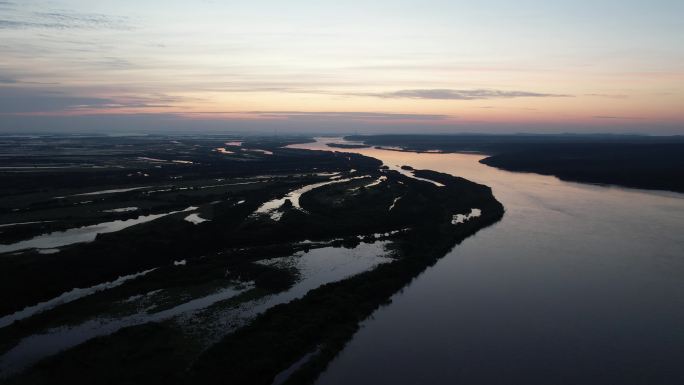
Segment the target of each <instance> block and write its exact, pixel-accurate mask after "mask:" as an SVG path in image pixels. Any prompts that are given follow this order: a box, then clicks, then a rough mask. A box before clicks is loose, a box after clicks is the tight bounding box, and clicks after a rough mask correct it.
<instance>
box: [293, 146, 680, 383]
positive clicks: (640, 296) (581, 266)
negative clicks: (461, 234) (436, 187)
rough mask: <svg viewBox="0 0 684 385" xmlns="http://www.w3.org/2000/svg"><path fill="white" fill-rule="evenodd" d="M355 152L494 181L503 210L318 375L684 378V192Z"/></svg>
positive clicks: (470, 379)
mask: <svg viewBox="0 0 684 385" xmlns="http://www.w3.org/2000/svg"><path fill="white" fill-rule="evenodd" d="M327 142H330V140H329V139H319V142H318V143H316V144H306V145H297V146H295V147H297V148H308V149H329V148H326V147H325V146H324V143H327ZM344 151H348V152H357V153H361V154H364V155H369V156H372V157H374V158H378V159H380V160H382V161H383V162H385V163H386V164H387V165H390V166H397V165H404V164H406V165H410V166H413V167H415V168H417V169H431V170H436V171H441V172H446V173H450V174H453V175H458V176H462V177H465V178H467V179H469V180H472V181H475V182H478V183H482V184H486V185H488V186H491V187H492V188H493V190H494V194H495V196H496V197H497V199H498V200H499V201H501V202H502V203H503V204H504V206H505V207H506V215H505V217H504V218H503V220H502V221H501V222H499V223H497V224H496V225H494V226H491V227H489V228H487V229H484V230H482V231H480V232H479V233H477V234H476V235H475V236H473V237H471V238H469V239H467V240H465V241H464V242H463V243H462V244H461V245H460V246H457V247H456V248H455V249H454V250H453V251H452V252H451V253H449V254H448V255H447V256H446V257H444V258H443V259H441V260H440V261H439V262H438V263H437V264H436V265H435V266H434V267H432V268H430V269H429V270H427V271H426V272H425V273H423V274H422V275H420V276H419V277H418V278H417V279H415V280H414V281H413V282H412V283H411V284H410V285H408V286H407V287H406V288H405V289H404V290H403V291H402V292H401V293H398V294H397V295H395V296H394V297H393V299H392V304H391V305H389V306H386V307H383V308H382V309H380V310H378V311H376V313H375V314H374V315H373V316H372V317H371V319H369V320H367V321H365V322H364V324H363V327H362V329H361V330H360V331H359V332H358V333H357V334H356V335H355V337H354V338H353V340H352V341H351V342H350V343H349V344H348V345H347V347H346V348H345V349H344V350H343V351H342V352H341V354H340V355H339V356H338V357H337V358H336V359H335V360H334V361H333V362H332V363H331V364H330V366H329V367H328V369H327V371H326V372H324V373H323V375H322V376H321V377H320V378H319V380H318V384H321V385H323V384H325V385H328V384H378V383H390V384H430V383H439V384H444V383H448V384H546V385H548V384H556V385H557V384H681V383H684V365H682V364H683V363H684V195H682V194H674V193H666V192H648V191H643V190H632V189H623V188H618V187H602V186H592V185H586V184H577V183H567V182H562V181H559V180H558V179H556V178H554V177H548V176H541V175H536V174H524V173H511V172H506V171H501V170H497V169H494V168H491V167H488V166H485V165H482V164H480V163H478V161H479V160H480V159H482V158H483V156H481V155H469V154H415V153H403V152H396V151H387V150H377V149H360V150H344Z"/></svg>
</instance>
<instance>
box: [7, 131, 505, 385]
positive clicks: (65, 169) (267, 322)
mask: <svg viewBox="0 0 684 385" xmlns="http://www.w3.org/2000/svg"><path fill="white" fill-rule="evenodd" d="M297 141H301V139H296V138H275V139H274V138H260V139H248V140H245V141H244V143H238V142H236V139H235V138H221V137H179V138H167V137H141V138H133V137H128V138H105V137H93V138H76V137H41V138H2V139H0V143H1V147H0V159H2V167H3V168H2V169H0V197H1V199H0V290H2V292H3V293H5V295H4V297H3V301H2V302H1V303H0V382H6V383H9V384H51V383H55V381H56V379H58V381H59V383H70V384H93V383H97V384H138V383H145V384H149V383H171V384H174V383H178V384H185V383H187V384H192V383H230V384H270V383H272V382H273V381H274V379H276V378H277V379H278V380H282V381H284V383H310V382H312V381H314V380H315V379H316V377H317V375H318V374H319V373H320V372H321V371H322V370H323V369H324V368H325V366H326V365H327V363H328V362H329V361H330V360H331V359H332V358H333V357H334V356H335V355H336V354H337V352H339V351H340V349H341V348H342V347H343V346H344V345H345V343H346V342H347V341H348V340H349V339H350V338H351V336H352V335H353V334H354V332H355V331H356V330H357V329H358V327H359V323H360V322H361V321H363V320H364V319H366V318H367V317H368V316H370V315H371V314H372V312H373V311H374V310H375V309H377V308H378V307H379V306H381V305H383V304H384V303H386V302H387V301H388V300H389V299H390V297H391V296H392V294H394V293H396V292H397V291H399V290H400V289H401V288H402V287H404V286H405V285H406V284H407V283H408V282H410V281H411V279H413V278H414V277H415V276H417V275H418V274H420V272H422V271H423V270H424V269H426V268H427V267H429V266H431V265H432V264H434V263H435V262H436V261H437V260H438V259H439V258H440V257H442V256H443V255H445V254H446V253H447V252H448V251H449V250H450V249H451V248H453V247H454V246H455V245H456V244H457V243H459V242H460V241H462V240H463V239H464V238H466V237H468V236H470V235H472V234H473V233H475V232H476V231H478V230H479V229H481V228H483V227H485V226H488V225H490V224H492V223H494V222H496V221H498V220H499V219H500V218H501V216H502V215H503V207H502V206H501V204H500V203H499V202H497V201H496V199H495V198H494V197H493V195H492V193H491V190H490V189H489V188H488V187H486V186H482V185H478V184H475V183H472V182H469V181H467V180H465V179H462V178H457V177H453V176H450V175H445V174H440V173H436V172H432V171H428V170H414V171H412V172H413V174H414V176H416V177H420V178H424V179H429V180H432V181H435V182H439V183H440V184H443V185H444V187H439V186H438V185H436V184H434V183H429V182H425V181H420V180H417V179H414V178H411V177H409V176H406V175H402V174H400V173H398V172H394V171H390V170H386V169H384V168H382V167H381V163H380V162H379V161H377V160H375V159H372V158H368V157H363V156H360V155H356V154H348V153H344V152H313V151H305V150H294V149H286V148H283V147H282V146H284V145H286V144H288V143H294V142H297ZM342 151H343V150H342ZM296 192H299V193H296ZM264 204H267V205H264ZM472 209H479V210H481V215H480V216H474V217H471V218H470V219H468V220H465V221H460V222H459V221H454V216H455V215H457V214H466V215H467V214H469V213H472ZM131 221H133V222H131ZM112 223H115V224H116V225H115V226H114V227H113V228H112V226H113V225H112ZM3 225H4V226H3ZM124 225H125V226H124ZM94 226H98V227H97V228H95V230H93V228H94ZM116 226H119V227H116ZM120 227H123V228H120ZM79 228H80V229H79ZM74 229H79V230H78V233H79V234H81V235H82V233H88V232H89V231H90V232H93V231H95V232H96V233H97V235H96V236H94V237H93V239H89V240H84V239H83V238H79V240H80V241H78V242H71V243H69V240H72V241H73V239H72V238H69V237H65V236H64V234H65V233H64V232H65V231H66V232H67V233H66V234H72V232H73V230H74ZM103 229H105V230H106V231H105V230H103ZM110 230H111V231H110ZM60 237H61V238H60ZM55 238H57V239H61V240H64V239H66V240H65V241H63V242H62V243H61V244H58V245H57V244H55V243H54V239H55ZM50 242H52V243H50ZM378 253H379V254H381V255H377V254H378ZM345 255H347V256H349V255H351V256H352V257H351V259H347V260H343V257H344V256H345ZM364 255H365V257H364ZM362 257H363V258H366V259H368V258H370V259H372V260H374V259H373V258H377V261H376V262H374V263H369V264H367V265H364V266H361V267H359V268H357V269H356V270H354V271H351V270H350V272H349V273H348V274H342V275H335V274H334V272H335V271H338V270H343V269H344V268H349V266H350V265H353V264H354V263H358V261H360V260H362ZM304 260H308V261H309V262H308V263H309V264H310V265H306V266H305V265H302V264H301V263H300V262H301V261H304ZM339 261H342V262H341V264H340V265H339V266H338V265H336V263H340V262H339ZM302 266H304V267H302ZM307 266H308V267H307ZM312 266H313V268H312ZM321 272H322V273H321ZM119 277H126V279H125V280H123V281H122V280H121V279H120V278H119ZM312 282H313V283H312ZM106 283H110V284H106ZM112 283H115V284H112ZM103 284H105V285H104V286H103ZM75 288H81V289H79V290H74V289H75ZM88 288H90V289H88ZM94 288H97V290H95V289H94ZM64 293H68V295H66V296H65V295H64ZM56 298H58V299H60V298H61V300H59V301H55V299H56ZM67 298H68V300H66V299H67ZM41 303H42V305H41ZM22 309H23V312H22ZM55 345H57V346H58V348H54V346H55ZM295 364H296V365H295ZM293 365H294V366H293ZM288 369H289V370H288Z"/></svg>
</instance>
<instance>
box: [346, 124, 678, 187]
mask: <svg viewBox="0 0 684 385" xmlns="http://www.w3.org/2000/svg"><path fill="white" fill-rule="evenodd" d="M349 139H351V140H358V141H363V142H364V143H366V144H368V145H373V146H380V147H398V148H402V149H404V150H406V151H419V152H425V151H440V152H477V153H482V154H486V155H489V157H488V158H485V159H483V160H482V161H481V162H482V163H484V164H487V165H489V166H493V167H497V168H501V169H504V170H508V171H519V172H535V173H539V174H545V175H554V176H557V177H559V178H561V179H564V180H568V181H576V182H584V183H598V184H615V185H620V186H626V187H634V188H643V189H655V190H670V191H677V192H684V137H681V136H675V137H648V136H636V135H377V136H353V137H349Z"/></svg>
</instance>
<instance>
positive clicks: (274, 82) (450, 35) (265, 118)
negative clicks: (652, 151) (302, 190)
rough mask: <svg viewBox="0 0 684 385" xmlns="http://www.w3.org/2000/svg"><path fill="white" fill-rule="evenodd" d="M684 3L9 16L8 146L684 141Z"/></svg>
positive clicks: (292, 5)
mask: <svg viewBox="0 0 684 385" xmlns="http://www.w3.org/2000/svg"><path fill="white" fill-rule="evenodd" d="M682 15H684V1H682V0H650V1H633V0H621V1H617V0H616V1H609V0H592V1H585V0H574V1H560V0H558V1H548V0H546V1H532V0H518V1H509V0H505V1H504V0H483V1H477V2H475V1H458V0H449V1H442V0H428V1H426V0H422V1H417V0H412V1H408V0H391V1H390V0H375V1H368V0H365V1H358V0H346V1H327V0H317V1H314V0H310V1H309V0H290V1H282V0H271V1H267V0H264V1H262V0H250V1H218V0H216V1H209V0H205V1H198V0H195V1H189V0H188V1H180V0H165V1H153V0H135V1H133V0H117V1H92V0H17V1H12V0H10V1H0V132H13V133H22V132H27V133H28V132H53V131H54V132H57V131H92V132H102V133H109V132H144V131H162V132H163V131H169V132H171V131H173V132H175V131H190V132H204V131H211V132H216V131H218V132H221V131H225V132H233V131H236V132H255V133H261V132H279V133H281V132H282V133H285V132H292V133H295V132H296V133H299V132H359V133H394V132H397V133H405V132H415V133H423V132H426V133H427V132H435V133H459V132H481V133H517V132H536V133H557V132H578V133H581V132H602V133H643V134H653V135H666V134H684V17H683V16H682Z"/></svg>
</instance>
